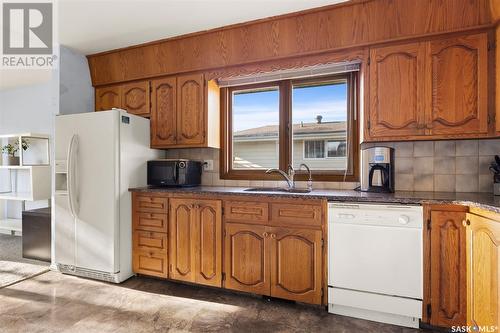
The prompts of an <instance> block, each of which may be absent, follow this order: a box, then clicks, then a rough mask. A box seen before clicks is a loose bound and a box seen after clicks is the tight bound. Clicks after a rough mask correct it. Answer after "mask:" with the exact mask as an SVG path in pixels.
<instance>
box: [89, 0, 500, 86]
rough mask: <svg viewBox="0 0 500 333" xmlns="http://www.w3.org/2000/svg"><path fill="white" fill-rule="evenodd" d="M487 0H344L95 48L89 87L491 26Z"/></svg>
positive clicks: (492, 18) (90, 60)
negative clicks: (137, 42) (101, 49)
mask: <svg viewBox="0 0 500 333" xmlns="http://www.w3.org/2000/svg"><path fill="white" fill-rule="evenodd" d="M491 1H492V0H477V1H472V2H470V1H469V2H464V1H458V2H457V1H455V0H430V1H427V2H424V3H421V2H418V3H417V2H411V1H410V2H409V1H407V0H376V1H375V0H359V1H350V2H348V3H343V4H336V5H332V6H325V7H320V8H316V9H310V10H306V11H301V12H296V13H291V14H286V15H280V16H275V17H269V18H265V19H260V20H255V21H251V22H246V23H240V24H236V25H230V26H225V27H221V28H217V29H212V30H207V31H202V32H196V33H193V34H187V35H183V36H176V37H172V38H167V39H162V40H158V41H154V42H150V43H144V44H140V45H135V46H130V47H127V48H121V49H117V50H111V51H106V52H101V53H96V54H92V55H88V56H87V58H88V60H89V65H90V67H91V76H92V83H93V85H94V86H99V85H105V84H109V83H116V82H123V81H130V80H135V79H144V78H152V77H159V76H164V75H170V74H179V73H192V72H196V71H209V70H217V69H225V68H228V67H230V66H235V65H251V64H258V63H259V62H262V61H268V60H272V61H277V60H282V59H288V58H290V57H304V56H308V55H317V54H321V53H324V52H332V51H342V50H349V49H352V48H362V47H367V46H370V45H374V44H378V43H388V42H397V41H403V40H409V39H415V38H421V37H425V36H427V37H428V36H434V35H439V34H446V33H454V32H465V31H471V30H474V29H485V28H489V29H491V28H493V27H494V26H495V24H496V22H497V20H495V15H494V13H493V14H492V12H494V11H495V8H494V7H492V6H491ZM463 13H467V15H464V14H463ZM443 18H446V20H445V19H443ZM358 20H361V21H362V22H361V23H360V22H358ZM381 22H383V23H381ZM366 26H370V29H367V28H366ZM334 32H335V33H334Z"/></svg>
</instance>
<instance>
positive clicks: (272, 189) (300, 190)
mask: <svg viewBox="0 0 500 333" xmlns="http://www.w3.org/2000/svg"><path fill="white" fill-rule="evenodd" d="M244 191H247V192H285V193H309V192H311V191H310V190H309V189H306V188H283V187H251V188H247V189H245V190H244Z"/></svg>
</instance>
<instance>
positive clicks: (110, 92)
mask: <svg viewBox="0 0 500 333" xmlns="http://www.w3.org/2000/svg"><path fill="white" fill-rule="evenodd" d="M121 91H122V90H121V86H108V87H99V88H95V110H96V111H104V110H111V109H112V108H121V107H122V92H121Z"/></svg>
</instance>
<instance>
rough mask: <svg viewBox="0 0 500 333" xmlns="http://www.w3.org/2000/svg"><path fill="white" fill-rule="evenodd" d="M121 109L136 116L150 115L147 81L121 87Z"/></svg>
mask: <svg viewBox="0 0 500 333" xmlns="http://www.w3.org/2000/svg"><path fill="white" fill-rule="evenodd" d="M121 93H122V97H121V101H122V106H121V108H122V109H125V110H127V112H128V113H131V114H135V115H138V116H146V117H148V116H149V115H150V106H151V104H150V102H149V98H150V96H149V95H150V94H149V81H139V82H132V83H127V84H124V85H122V87H121Z"/></svg>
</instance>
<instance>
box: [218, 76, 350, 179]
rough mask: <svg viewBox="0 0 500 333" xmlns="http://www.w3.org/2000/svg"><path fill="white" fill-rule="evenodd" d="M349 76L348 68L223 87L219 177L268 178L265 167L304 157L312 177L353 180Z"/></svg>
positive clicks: (294, 162)
mask: <svg viewBox="0 0 500 333" xmlns="http://www.w3.org/2000/svg"><path fill="white" fill-rule="evenodd" d="M353 78H354V75H353V74H351V73H347V74H339V75H332V76H327V77H318V78H313V79H309V78H308V79H301V80H282V81H276V82H271V83H259V84H252V85H245V86H235V87H230V88H226V89H225V90H223V93H225V94H226V98H225V99H224V100H225V101H226V102H227V103H226V104H225V107H224V109H225V110H226V112H227V114H226V117H225V119H227V123H226V124H225V128H226V129H227V131H226V132H225V133H227V135H226V136H225V139H224V140H225V142H226V144H227V147H228V149H227V154H226V155H224V156H223V158H224V161H223V162H224V165H223V169H222V170H223V174H222V175H223V177H226V178H229V179H231V178H232V177H234V179H268V178H266V177H270V176H269V175H265V173H264V172H263V171H264V170H266V169H268V168H281V169H282V170H286V166H287V165H289V164H291V165H293V167H294V168H295V169H298V168H299V167H300V165H301V164H302V163H305V164H307V165H308V166H309V167H310V169H311V170H313V173H314V176H315V177H318V176H321V179H331V180H342V179H347V178H344V176H349V177H350V178H349V180H356V173H355V169H356V158H355V156H354V149H353V147H354V146H353V144H352V142H355V140H357V137H356V135H357V134H356V133H357V124H356V123H355V122H354V119H355V115H354V107H353V105H354V103H353V91H354V88H353V86H352V85H353V82H354V79H353ZM316 179H320V178H316Z"/></svg>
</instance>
